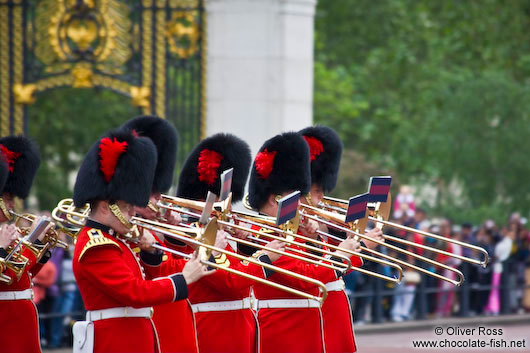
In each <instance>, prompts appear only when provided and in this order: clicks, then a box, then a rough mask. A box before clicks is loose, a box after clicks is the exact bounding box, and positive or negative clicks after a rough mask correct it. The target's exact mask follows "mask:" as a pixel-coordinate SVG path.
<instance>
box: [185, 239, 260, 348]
mask: <svg viewBox="0 0 530 353" xmlns="http://www.w3.org/2000/svg"><path fill="white" fill-rule="evenodd" d="M226 249H227V250H229V251H233V250H232V248H231V247H230V245H228V246H227V248H226ZM227 259H228V261H230V268H232V269H236V270H239V271H242V272H245V273H248V274H251V275H254V276H257V277H260V278H264V277H265V274H264V272H263V268H262V267H261V266H258V265H255V264H247V265H245V264H243V263H242V262H241V261H239V260H238V259H236V258H235V257H232V256H229V255H228V256H227ZM255 283H256V282H255V281H253V280H250V279H246V278H244V277H242V276H238V275H235V274H232V273H228V272H226V271H223V270H217V271H216V272H215V273H214V274H212V275H210V276H206V277H203V278H201V280H200V281H198V282H195V283H192V284H191V285H190V287H189V291H190V292H189V298H190V301H191V303H192V304H198V303H211V302H222V301H232V300H242V299H244V298H247V297H249V295H250V287H251V286H252V285H253V284H255ZM195 319H196V321H197V338H198V339H199V351H200V352H201V353H210V352H224V353H226V352H233V353H245V352H259V351H260V349H259V346H258V343H259V342H258V341H257V332H258V330H257V320H256V317H255V314H254V312H253V311H252V310H251V309H239V310H227V311H209V312H198V313H195Z"/></svg>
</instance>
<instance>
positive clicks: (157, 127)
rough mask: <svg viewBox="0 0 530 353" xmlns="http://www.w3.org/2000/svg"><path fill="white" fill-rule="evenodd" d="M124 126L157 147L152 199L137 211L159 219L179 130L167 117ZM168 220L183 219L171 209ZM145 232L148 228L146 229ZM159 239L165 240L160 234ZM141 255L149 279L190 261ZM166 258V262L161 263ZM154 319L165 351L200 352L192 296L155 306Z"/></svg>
mask: <svg viewBox="0 0 530 353" xmlns="http://www.w3.org/2000/svg"><path fill="white" fill-rule="evenodd" d="M124 128H128V129H132V130H134V131H135V132H136V134H138V135H139V136H145V137H148V138H150V139H151V141H153V143H154V144H155V146H156V149H157V153H158V160H157V164H156V171H155V177H154V180H153V187H152V189H151V197H150V201H149V204H148V207H143V208H137V210H136V211H137V213H138V214H139V215H140V216H141V217H143V218H147V219H157V218H159V216H160V215H159V211H158V208H157V206H156V203H157V202H158V201H160V198H161V194H162V193H164V192H167V191H168V190H169V188H170V187H171V184H172V183H173V177H174V171H175V164H176V161H177V131H176V130H175V127H174V126H173V125H172V124H171V123H169V122H168V121H167V120H164V119H161V118H159V117H156V116H140V117H137V118H134V119H132V120H129V121H128V122H127V123H125V124H124ZM165 219H166V221H169V220H172V222H171V223H172V224H178V223H180V221H181V220H180V217H174V215H173V214H172V213H171V212H168V213H166V215H165ZM144 232H148V231H147V230H144ZM154 236H156V234H155V235H154ZM155 239H156V241H158V242H161V241H160V239H159V238H158V236H156V238H155ZM162 239H163V237H162ZM183 245H185V244H183ZM178 248H179V247H177V249H178ZM138 250H139V249H138ZM178 250H179V251H180V250H181V249H178ZM140 258H141V259H142V263H143V265H144V269H145V271H146V275H147V278H149V279H153V278H156V277H160V276H167V275H169V274H172V273H175V272H181V271H182V269H183V268H184V265H185V264H186V261H185V260H183V259H174V260H173V262H174V263H173V266H167V262H168V260H172V259H173V258H174V256H173V254H171V253H163V252H162V251H161V250H156V249H152V250H151V251H150V252H149V251H146V250H142V251H141V252H140ZM164 259H165V261H164V263H165V264H164V266H161V264H162V262H163V260H164ZM170 262H171V261H170ZM176 318H178V320H176ZM153 322H154V323H155V327H156V330H157V332H158V340H159V342H160V349H161V352H162V353H166V352H167V353H170V352H198V348H197V334H196V331H195V320H194V317H193V311H192V309H191V304H190V302H189V300H188V299H186V300H179V301H176V302H173V303H166V304H161V305H157V306H155V307H154V314H153Z"/></svg>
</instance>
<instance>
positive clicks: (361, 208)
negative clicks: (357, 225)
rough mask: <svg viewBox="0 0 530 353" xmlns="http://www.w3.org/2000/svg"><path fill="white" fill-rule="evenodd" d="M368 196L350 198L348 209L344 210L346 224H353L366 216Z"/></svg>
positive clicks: (366, 194)
mask: <svg viewBox="0 0 530 353" xmlns="http://www.w3.org/2000/svg"><path fill="white" fill-rule="evenodd" d="M369 196H370V194H368V193H365V194H361V195H357V196H353V197H350V201H349V202H348V209H347V210H346V219H345V222H346V223H350V222H355V221H356V220H358V219H361V218H364V216H366V208H367V207H368V198H369Z"/></svg>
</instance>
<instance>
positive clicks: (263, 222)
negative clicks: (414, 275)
mask: <svg viewBox="0 0 530 353" xmlns="http://www.w3.org/2000/svg"><path fill="white" fill-rule="evenodd" d="M162 200H163V201H166V202H168V203H171V204H174V205H177V206H180V207H185V208H189V209H195V210H202V209H203V208H204V206H205V202H201V201H193V200H188V199H183V198H178V197H173V196H166V195H162ZM229 201H231V197H229V198H227V200H225V201H222V202H216V203H214V207H213V208H214V210H215V213H216V215H217V217H218V218H219V221H218V222H219V223H220V224H222V225H226V226H229V227H232V228H238V226H236V225H234V224H232V223H228V221H229V220H234V221H242V222H245V223H248V224H252V225H256V226H259V227H260V228H265V229H269V230H271V231H273V232H274V233H276V234H283V235H284V236H285V238H283V237H279V236H275V235H273V234H269V233H265V232H257V231H255V230H252V229H248V228H239V229H242V230H245V231H249V232H252V233H254V234H258V235H260V236H263V237H267V238H269V239H274V240H280V241H283V242H285V243H287V244H290V245H294V246H297V247H301V248H304V249H306V250H311V251H316V252H320V253H325V254H327V255H329V256H334V257H339V258H341V259H343V260H344V261H347V262H348V264H349V266H348V268H347V269H343V270H342V271H346V270H348V269H349V267H350V266H351V261H350V259H349V258H348V257H345V256H341V255H339V254H335V253H334V252H331V251H327V250H323V249H321V248H318V247H315V246H311V245H308V244H305V243H302V242H297V241H295V238H298V239H301V240H304V241H308V242H311V243H313V244H316V245H321V246H323V247H324V246H325V247H328V248H333V249H334V250H341V251H343V252H346V253H348V254H351V255H355V256H359V257H361V258H365V259H367V260H370V261H375V262H378V263H381V264H383V265H386V266H391V267H393V268H395V269H396V270H397V272H398V277H397V278H396V277H389V276H385V275H382V274H379V273H377V272H373V271H369V270H366V269H364V268H359V267H353V268H352V269H353V270H354V271H358V272H361V273H364V274H367V275H370V276H374V277H377V278H380V279H384V280H387V281H391V282H399V281H400V280H401V277H402V274H403V270H402V268H401V267H400V266H399V265H396V264H394V263H391V262H388V261H385V260H381V259H378V258H375V257H372V256H370V255H366V254H362V253H358V252H353V251H348V250H345V249H343V248H339V247H333V246H330V244H327V243H325V242H319V241H316V240H314V239H311V238H308V237H304V236H302V235H299V234H296V232H297V230H298V222H299V218H298V217H296V218H295V219H294V221H293V222H287V224H286V225H284V226H283V227H282V228H283V229H282V228H278V226H276V218H275V217H269V216H262V215H255V214H250V213H247V212H243V211H235V210H232V209H231V204H230V202H229ZM157 206H159V207H161V208H165V209H168V210H171V211H175V212H180V213H184V214H190V215H192V216H195V217H196V216H197V214H194V213H191V212H189V211H186V210H182V209H178V208H175V207H171V206H167V205H164V204H163V203H160V202H159V203H158V205H157ZM231 240H234V241H238V242H240V243H243V242H241V239H237V238H234V237H231ZM246 245H251V246H254V247H258V248H259V246H257V244H255V243H250V244H246ZM290 250H291V251H292V250H295V252H297V251H296V250H297V249H292V248H290ZM297 253H299V254H302V255H303V256H305V257H308V256H309V257H314V256H315V255H314V254H311V253H309V252H304V251H299V252H297ZM291 255H292V254H291ZM317 257H318V256H317ZM318 258H319V259H320V260H323V261H324V262H330V260H331V259H325V258H323V257H321V256H320V257H318ZM304 261H307V259H304ZM318 265H320V266H324V267H327V266H326V265H325V264H323V262H319V263H318Z"/></svg>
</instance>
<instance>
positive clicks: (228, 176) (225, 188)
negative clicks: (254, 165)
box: [219, 168, 234, 201]
mask: <svg viewBox="0 0 530 353" xmlns="http://www.w3.org/2000/svg"><path fill="white" fill-rule="evenodd" d="M233 174H234V168H230V169H227V170H225V171H224V172H223V174H221V195H219V201H224V200H226V198H227V197H228V195H230V191H232V175H233Z"/></svg>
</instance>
